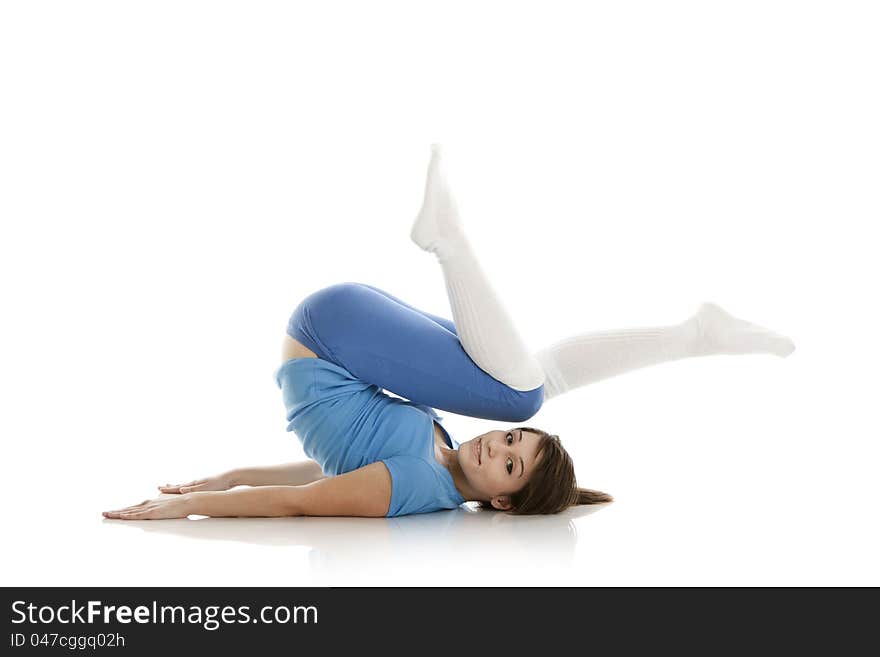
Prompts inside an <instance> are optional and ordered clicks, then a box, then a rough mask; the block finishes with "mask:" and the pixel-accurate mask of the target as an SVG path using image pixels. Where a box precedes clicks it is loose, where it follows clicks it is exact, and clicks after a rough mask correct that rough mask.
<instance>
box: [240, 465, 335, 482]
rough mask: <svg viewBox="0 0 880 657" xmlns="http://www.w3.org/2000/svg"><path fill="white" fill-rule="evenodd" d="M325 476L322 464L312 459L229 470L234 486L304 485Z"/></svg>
mask: <svg viewBox="0 0 880 657" xmlns="http://www.w3.org/2000/svg"><path fill="white" fill-rule="evenodd" d="M325 478H326V477H325V476H324V473H323V472H322V471H321V466H320V465H318V464H317V463H315V462H314V461H311V460H308V461H296V462H294V463H282V464H280V465H268V466H262V467H251V468H237V469H235V470H232V471H230V472H229V481H230V483H231V484H232V486H303V485H305V484H310V483H312V482H313V481H319V480H321V479H325Z"/></svg>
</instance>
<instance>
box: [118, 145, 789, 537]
mask: <svg viewBox="0 0 880 657" xmlns="http://www.w3.org/2000/svg"><path fill="white" fill-rule="evenodd" d="M411 237H412V239H413V241H414V242H415V243H416V244H418V245H419V246H420V247H421V248H422V249H424V250H426V251H428V252H431V253H434V254H435V256H436V257H437V260H438V262H439V263H440V266H441V268H442V271H443V275H444V278H445V280H446V290H447V293H448V296H449V302H450V306H451V308H452V316H453V319H454V323H453V322H452V321H449V320H448V319H444V318H441V317H437V316H434V315H431V314H430V313H426V312H423V311H420V310H417V309H415V308H413V307H412V306H410V305H408V304H406V303H404V302H403V301H401V300H400V299H397V298H395V297H393V296H392V295H390V294H388V293H387V292H384V291H382V290H379V289H377V288H374V287H371V286H369V285H364V284H360V283H342V284H339V285H333V286H330V287H328V288H325V289H322V290H319V291H317V292H315V293H314V294H312V295H310V296H309V297H307V298H306V299H305V300H303V301H302V302H301V303H300V304H299V306H298V307H297V308H296V310H295V311H294V313H293V315H292V316H291V318H290V322H289V324H288V327H287V335H286V336H285V338H284V344H283V351H282V365H281V367H280V368H279V369H278V370H277V372H276V376H275V379H276V383H277V384H278V386H279V387H280V388H281V390H282V394H283V398H284V403H285V407H286V409H287V419H288V421H289V424H288V427H287V429H288V431H294V432H296V434H297V435H298V437H299V438H300V440H301V441H302V444H303V449H304V451H305V452H306V454H307V455H309V456H310V457H311V459H312V460H311V461H305V462H301V463H293V464H288V465H281V466H274V467H269V468H246V469H240V470H233V471H230V472H227V473H224V474H222V475H219V476H215V477H209V478H206V479H199V480H195V481H191V482H189V483H187V484H182V485H175V486H170V485H166V486H160V487H159V490H160V491H161V492H163V493H174V494H176V495H171V496H168V497H161V498H157V499H152V500H145V501H144V502H142V503H141V504H138V505H134V506H131V507H127V508H124V509H119V510H116V511H105V512H104V516H105V517H107V518H118V519H124V520H147V519H159V518H180V517H185V516H187V515H190V514H197V515H208V516H287V515H314V516H399V515H405V514H411V513H425V512H429V511H434V510H438V509H448V508H454V507H456V506H458V505H460V504H461V503H462V502H464V501H466V500H471V501H478V502H480V503H481V505H482V506H483V507H485V508H493V509H498V510H504V511H509V512H511V513H519V514H535V513H556V512H559V511H561V510H563V509H565V508H566V507H568V506H570V505H573V504H596V503H602V502H610V501H611V497H610V496H608V495H606V494H604V493H600V492H598V491H593V490H589V489H583V488H579V487H578V486H577V483H576V480H575V473H574V467H573V465H572V461H571V458H570V457H569V456H568V454H567V453H566V451H565V450H564V449H563V447H562V446H561V444H560V441H559V438H558V437H557V436H555V435H551V434H549V433H547V432H545V431H542V430H540V429H536V428H533V427H528V426H515V427H513V428H507V429H495V430H493V431H489V432H487V433H484V434H482V435H480V436H477V437H475V438H472V439H471V440H468V441H466V442H464V443H462V444H460V445H459V444H458V443H456V441H454V440H453V439H452V437H451V436H450V435H449V434H448V433H447V432H446V430H445V429H444V428H443V426H442V424H441V418H440V417H439V416H438V415H437V413H436V412H434V410H433V408H440V409H443V410H446V411H450V412H453V413H459V414H462V415H470V416H473V417H479V418H484V419H491V420H497V421H504V422H515V423H519V422H523V421H525V420H527V419H528V418H530V417H532V416H533V415H534V414H535V413H537V412H538V409H539V408H540V407H541V405H542V403H543V402H545V401H546V400H548V399H551V398H553V397H556V396H558V395H560V394H562V393H564V392H566V391H568V390H572V389H574V388H578V387H580V386H583V385H586V384H588V383H592V382H595V381H598V380H601V379H605V378H608V377H611V376H616V375H618V374H622V373H624V372H629V371H632V370H635V369H638V368H642V367H647V366H649V365H656V364H659V363H665V362H669V361H673V360H678V359H681V358H688V357H696V356H707V355H713V354H750V353H770V354H775V355H777V356H782V357H784V356H787V355H789V354H790V353H791V352H792V351H793V350H794V344H793V343H792V341H791V340H790V339H788V338H787V337H785V336H782V335H779V334H776V333H774V332H772V331H770V330H768V329H765V328H763V327H761V326H757V325H755V324H751V323H749V322H745V321H743V320H740V319H737V318H735V317H733V316H732V315H730V314H729V313H727V312H726V311H724V310H723V309H721V308H720V307H718V306H717V305H715V304H711V303H704V304H702V305H701V306H700V308H699V309H698V311H697V313H696V314H694V315H693V316H692V317H690V318H688V319H687V320H685V321H683V322H681V323H680V324H675V325H672V326H659V327H651V328H637V329H622V330H617V331H604V332H599V333H588V334H584V335H580V336H575V337H572V338H569V339H567V340H563V341H561V342H558V343H556V344H553V345H551V346H549V347H547V348H545V349H543V350H540V351H538V352H537V353H534V354H532V353H530V352H529V350H528V349H527V348H526V346H525V345H524V344H523V342H522V340H521V339H520V336H519V335H518V333H517V331H516V327H515V325H514V323H513V321H512V320H511V318H510V317H509V316H508V314H507V311H506V310H505V309H504V307H503V306H502V304H501V303H500V302H499V300H498V298H497V296H496V295H495V293H494V291H493V289H492V287H491V285H490V283H489V281H488V279H487V277H486V275H485V273H484V272H483V271H482V269H481V267H480V263H479V261H478V259H477V257H476V255H475V254H474V252H473V250H472V249H471V247H470V244H469V242H468V239H467V237H466V235H465V232H464V230H463V228H462V225H461V222H460V221H459V217H458V211H457V209H456V205H455V201H454V199H453V197H452V194H451V193H450V190H449V188H448V185H447V183H446V179H445V177H444V175H443V172H442V170H441V166H440V149H439V147H437V146H435V147H433V153H432V158H431V163H430V165H429V168H428V177H427V183H426V188H425V198H424V203H423V206H422V209H421V211H420V212H419V215H418V216H417V218H416V220H415V223H414V224H413V227H412V231H411ZM382 389H385V390H388V391H390V392H392V393H394V394H395V395H399V397H401V398H405V399H401V398H397V397H391V396H390V395H387V394H385V393H384V392H383V390H382ZM239 485H245V486H250V488H237V489H235V490H229V489H231V488H234V487H236V486H239Z"/></svg>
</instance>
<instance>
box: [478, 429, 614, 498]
mask: <svg viewBox="0 0 880 657" xmlns="http://www.w3.org/2000/svg"><path fill="white" fill-rule="evenodd" d="M517 429H519V430H522V431H528V432H530V433H534V434H537V435H538V451H537V459H538V460H537V464H536V465H535V469H534V470H533V471H532V474H531V476H530V477H529V481H528V483H526V485H525V486H524V487H523V488H522V489H520V490H518V491H517V492H516V493H513V494H512V495H511V496H510V503H511V506H512V508H511V509H510V511H509V513H512V514H516V515H533V514H539V513H559V512H560V511H564V510H565V509H567V508H568V507H569V506H573V505H577V504H603V503H605V502H611V501H613V500H614V498H612V497H611V496H610V495H608V494H607V493H602V492H600V491H597V490H591V489H589V488H579V487H578V485H577V480H576V479H575V476H574V463H573V462H572V460H571V457H570V456H569V455H568V452H566V451H565V448H564V447H563V446H562V443H561V442H560V440H559V436H556V435H553V434H549V433H547V432H546V431H542V430H541V429H535V428H534V427H516V428H515V429H513V431H516V430H517ZM480 507H482V508H484V509H487V508H489V509H491V508H494V507H493V506H492V504H491V503H489V502H480Z"/></svg>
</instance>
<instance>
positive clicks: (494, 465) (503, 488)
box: [458, 429, 539, 510]
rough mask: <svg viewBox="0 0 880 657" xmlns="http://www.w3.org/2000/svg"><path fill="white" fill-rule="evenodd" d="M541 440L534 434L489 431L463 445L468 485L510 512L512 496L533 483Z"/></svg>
mask: <svg viewBox="0 0 880 657" xmlns="http://www.w3.org/2000/svg"><path fill="white" fill-rule="evenodd" d="M538 441H539V437H538V435H537V434H535V433H532V432H531V431H523V430H522V429H509V430H506V431H501V430H497V431H489V432H488V433H484V434H483V435H481V436H477V437H476V438H473V439H472V440H468V441H467V442H464V443H462V444H461V445H460V446H459V450H458V462H459V464H460V465H461V470H462V472H463V473H464V476H465V477H466V478H467V480H468V483H469V484H470V485H471V487H472V488H473V489H474V491H475V492H476V493H477V494H478V496H479V497H478V498H477V499H481V500H488V501H489V502H491V503H492V506H494V507H495V508H496V509H502V510H505V509H508V508H510V495H512V494H513V493H516V492H517V491H519V490H520V489H521V488H522V487H523V486H525V485H526V483H527V482H528V480H529V477H530V476H531V474H532V472H533V471H534V469H535V464H536V463H537V452H538Z"/></svg>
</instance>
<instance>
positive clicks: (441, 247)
mask: <svg viewBox="0 0 880 657" xmlns="http://www.w3.org/2000/svg"><path fill="white" fill-rule="evenodd" d="M440 160H441V157H440V148H439V146H436V145H435V146H433V147H432V154H431V162H430V164H429V165H428V177H427V181H426V183H425V199H424V202H423V204H422V209H421V211H420V212H419V215H418V217H417V218H416V220H415V223H414V224H413V227H412V231H411V233H410V236H411V237H412V239H413V241H414V242H415V243H416V244H418V245H419V246H420V247H421V248H422V249H424V250H425V251H429V252H432V253H434V255H435V256H437V260H438V262H439V263H440V266H441V268H442V270H443V277H444V279H445V281H446V292H447V295H448V297H449V305H450V306H451V307H452V318H453V319H454V320H455V326H456V328H457V329H458V338H459V340H461V344H462V346H463V347H464V350H465V351H466V352H467V354H468V355H469V356H470V357H471V359H472V360H473V361H474V362H475V363H476V364H477V365H478V366H479V367H480V368H481V369H482V370H484V371H485V372H487V373H488V374H490V375H491V376H492V377H494V378H495V379H497V380H498V381H501V382H502V383H505V384H507V385H508V386H510V387H511V388H513V389H514V390H519V391H531V390H535V389H537V388H540V386H541V385H542V384H543V383H544V372H543V370H542V369H541V366H540V364H539V363H538V361H537V360H536V359H535V357H534V356H533V355H532V354H531V353H530V352H529V350H528V349H527V348H526V345H525V343H524V342H523V340H522V338H521V337H520V335H519V333H518V331H517V329H516V325H515V324H514V323H513V320H512V319H511V318H510V316H509V315H508V313H507V310H506V309H505V308H504V305H503V304H502V303H501V300H500V299H499V298H498V295H497V294H496V292H495V290H494V289H493V288H492V284H491V283H490V282H489V278H488V276H486V273H485V272H484V271H483V269H482V267H481V266H480V262H479V260H478V259H477V256H476V254H475V253H474V251H473V249H472V248H471V245H470V243H469V242H468V239H467V236H466V235H465V233H464V230H463V228H462V226H461V222H460V221H459V218H458V209H457V208H456V205H455V199H454V198H453V196H452V193H451V192H450V190H449V187H448V185H447V182H446V178H445V176H444V174H443V171H442V168H441V162H440Z"/></svg>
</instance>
